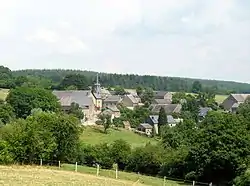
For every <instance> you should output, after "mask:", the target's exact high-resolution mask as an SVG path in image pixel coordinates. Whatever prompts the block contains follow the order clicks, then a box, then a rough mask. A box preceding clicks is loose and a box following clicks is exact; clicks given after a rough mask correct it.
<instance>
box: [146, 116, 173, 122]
mask: <svg viewBox="0 0 250 186" xmlns="http://www.w3.org/2000/svg"><path fill="white" fill-rule="evenodd" d="M149 117H150V119H151V120H152V122H153V123H154V124H158V119H159V115H150V116H149ZM167 121H168V123H176V121H175V119H174V118H173V116H171V115H167Z"/></svg>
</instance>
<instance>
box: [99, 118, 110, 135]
mask: <svg viewBox="0 0 250 186" xmlns="http://www.w3.org/2000/svg"><path fill="white" fill-rule="evenodd" d="M99 119H100V120H101V123H102V125H103V128H104V133H107V130H108V128H109V127H110V125H111V115H109V114H100V115H99Z"/></svg>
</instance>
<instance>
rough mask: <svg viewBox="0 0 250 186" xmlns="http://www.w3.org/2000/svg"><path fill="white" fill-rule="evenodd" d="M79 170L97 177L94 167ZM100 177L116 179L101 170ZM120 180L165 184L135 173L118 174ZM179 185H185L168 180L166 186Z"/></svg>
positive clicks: (71, 168) (69, 167) (66, 166)
mask: <svg viewBox="0 0 250 186" xmlns="http://www.w3.org/2000/svg"><path fill="white" fill-rule="evenodd" d="M61 169H62V170H67V171H74V170H75V166H74V165H69V164H63V165H62V167H61ZM77 170H78V172H81V173H86V174H93V175H96V168H93V167H86V166H78V168H77ZM99 175H100V176H103V177H108V178H115V171H114V170H105V169H101V170H100V172H99ZM118 179H119V180H127V181H131V182H133V183H135V182H137V183H141V184H145V185H151V186H162V185H163V184H164V180H163V178H157V177H150V176H143V175H138V174H135V173H128V172H118ZM179 185H183V183H180V184H179V183H177V182H175V181H169V180H166V184H165V186H179Z"/></svg>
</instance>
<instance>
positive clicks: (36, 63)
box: [0, 0, 250, 83]
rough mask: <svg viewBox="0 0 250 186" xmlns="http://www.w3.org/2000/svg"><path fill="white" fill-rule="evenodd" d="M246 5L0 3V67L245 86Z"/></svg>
mask: <svg viewBox="0 0 250 186" xmlns="http://www.w3.org/2000/svg"><path fill="white" fill-rule="evenodd" d="M249 7H250V1H249V0H154V1H153V0H70V1H69V0H22V1H20V0H0V65H4V66H8V67H9V68H10V69H12V70H17V69H41V68H42V69H44V68H46V69H48V68H50V69H51V68H53V69H59V68H62V69H81V70H94V71H99V72H111V73H135V74H150V75H161V76H176V77H194V78H203V79H221V80H233V81H240V82H248V83H250V73H249V71H250V11H249Z"/></svg>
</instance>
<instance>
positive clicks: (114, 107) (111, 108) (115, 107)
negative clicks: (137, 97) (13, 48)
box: [107, 105, 120, 112]
mask: <svg viewBox="0 0 250 186" xmlns="http://www.w3.org/2000/svg"><path fill="white" fill-rule="evenodd" d="M107 109H109V110H111V111H113V112H120V110H119V109H118V108H117V106H115V105H112V106H108V107H107Z"/></svg>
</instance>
